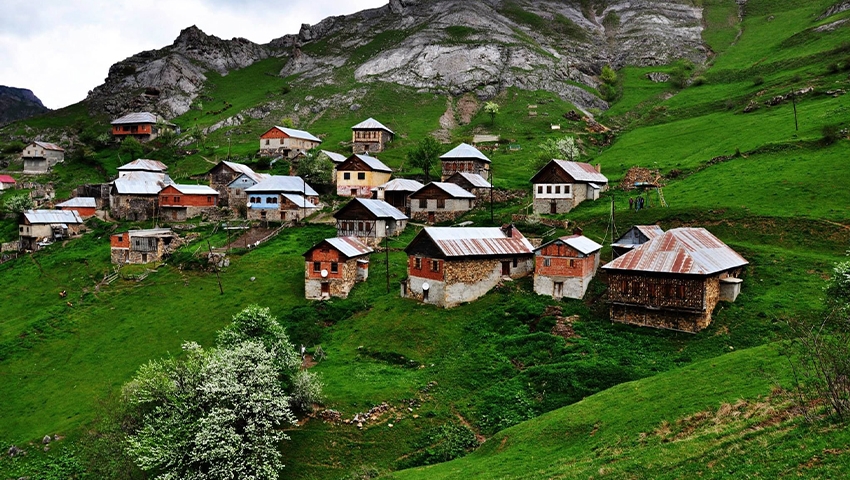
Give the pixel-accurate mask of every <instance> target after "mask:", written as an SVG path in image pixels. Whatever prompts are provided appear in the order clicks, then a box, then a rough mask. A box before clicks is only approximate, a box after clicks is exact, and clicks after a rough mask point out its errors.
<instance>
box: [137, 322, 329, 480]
mask: <svg viewBox="0 0 850 480" xmlns="http://www.w3.org/2000/svg"><path fill="white" fill-rule="evenodd" d="M183 350H184V351H185V353H186V358H185V359H184V360H177V359H174V358H169V359H164V360H159V361H152V362H150V363H148V364H146V365H143V366H142V367H141V368H140V369H139V371H138V372H137V374H136V376H135V378H134V379H133V380H132V381H131V382H129V383H127V384H126V385H125V386H124V389H123V394H124V399H125V403H126V406H127V414H126V415H127V418H125V420H124V425H127V426H128V429H129V433H128V438H127V443H126V450H127V452H128V453H129V454H130V456H132V457H133V458H134V460H135V462H136V464H137V465H139V467H140V468H142V469H143V470H145V471H148V472H150V473H153V474H154V475H155V477H154V478H157V479H162V480H165V479H172V478H190V479H225V478H226V479H232V478H277V476H278V473H279V472H280V470H281V469H282V468H283V466H284V465H283V461H282V455H281V452H280V449H279V444H280V442H281V441H282V440H287V439H289V437H288V436H287V435H286V434H284V433H283V432H281V428H282V427H284V426H286V425H291V424H294V423H295V421H296V418H295V415H294V413H293V406H296V407H300V406H302V405H303V404H304V402H311V403H312V402H315V401H318V400H319V397H320V394H321V383H319V382H318V380H317V379H316V377H315V375H312V374H301V373H299V365H300V358H299V355H298V353H297V352H296V351H295V348H294V347H293V345H292V344H291V343H290V342H289V338H288V337H287V335H286V332H285V331H284V329H283V327H281V325H280V324H279V323H278V322H277V320H276V319H275V317H273V316H272V315H271V314H270V313H269V310H268V309H267V308H261V307H258V306H251V307H248V308H246V309H245V310H243V311H242V312H240V313H238V314H236V315H235V316H234V317H233V323H232V324H230V325H229V326H228V327H226V328H225V329H223V330H222V331H220V332H219V335H218V338H217V345H216V347H215V348H211V349H208V350H204V349H203V348H201V347H200V346H199V345H198V344H196V343H193V342H187V343H185V344H184V345H183ZM295 398H297V399H298V402H297V405H293V399H295Z"/></svg>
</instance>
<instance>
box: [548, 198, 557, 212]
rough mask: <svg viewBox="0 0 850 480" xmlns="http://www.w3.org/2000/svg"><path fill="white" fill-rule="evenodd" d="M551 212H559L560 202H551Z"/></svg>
mask: <svg viewBox="0 0 850 480" xmlns="http://www.w3.org/2000/svg"><path fill="white" fill-rule="evenodd" d="M549 213H558V204H557V203H555V201H554V200H553V201H552V202H551V203H550V204H549Z"/></svg>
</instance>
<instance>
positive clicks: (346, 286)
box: [304, 237, 372, 300]
mask: <svg viewBox="0 0 850 480" xmlns="http://www.w3.org/2000/svg"><path fill="white" fill-rule="evenodd" d="M370 253H372V249H371V248H369V246H367V245H365V244H364V243H362V242H360V241H359V240H357V239H356V238H354V237H336V238H326V239H325V240H322V241H321V242H319V243H317V244H316V245H314V246H313V248H311V249H310V250H307V251H306V252H305V253H304V261H305V265H304V296H305V297H306V298H307V299H308V300H325V299H328V298H330V297H338V298H347V297H348V293H349V292H350V291H351V289H352V288H353V287H354V284H356V283H359V282H365V281H366V279H367V278H368V277H369V254H370Z"/></svg>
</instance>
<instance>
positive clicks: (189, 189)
mask: <svg viewBox="0 0 850 480" xmlns="http://www.w3.org/2000/svg"><path fill="white" fill-rule="evenodd" d="M171 186H172V187H174V188H176V189H177V191H178V192H180V193H182V194H184V195H218V190H216V189H214V188H212V187H209V186H207V185H178V184H176V183H175V184H172V185H171Z"/></svg>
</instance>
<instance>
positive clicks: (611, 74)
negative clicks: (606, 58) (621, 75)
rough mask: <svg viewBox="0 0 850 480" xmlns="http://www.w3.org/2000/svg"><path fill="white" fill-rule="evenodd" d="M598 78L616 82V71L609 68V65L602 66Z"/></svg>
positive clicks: (612, 82) (609, 82) (606, 81)
mask: <svg viewBox="0 0 850 480" xmlns="http://www.w3.org/2000/svg"><path fill="white" fill-rule="evenodd" d="M599 78H601V79H602V81H603V82H605V83H608V84H614V83H617V72H615V71H614V69H613V68H611V65H605V66H604V67H602V74H601V75H599Z"/></svg>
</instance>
